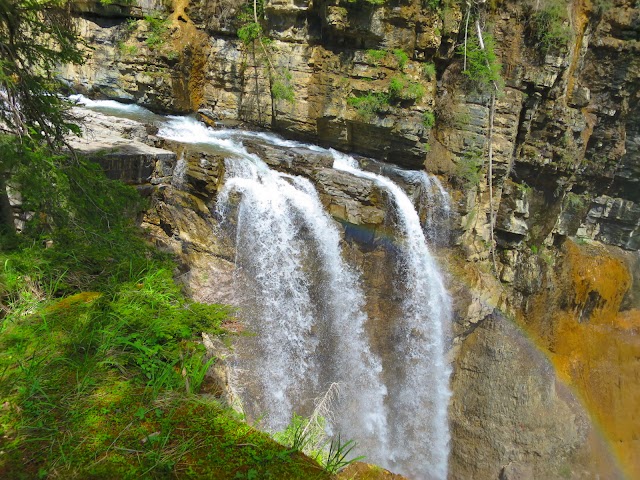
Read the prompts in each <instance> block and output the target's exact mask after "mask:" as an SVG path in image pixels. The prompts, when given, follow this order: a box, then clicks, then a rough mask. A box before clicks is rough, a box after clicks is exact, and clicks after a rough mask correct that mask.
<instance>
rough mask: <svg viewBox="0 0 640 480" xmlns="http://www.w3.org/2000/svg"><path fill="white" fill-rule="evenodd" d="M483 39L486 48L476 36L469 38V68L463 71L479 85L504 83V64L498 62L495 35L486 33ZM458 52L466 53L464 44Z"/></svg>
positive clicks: (482, 86)
mask: <svg viewBox="0 0 640 480" xmlns="http://www.w3.org/2000/svg"><path fill="white" fill-rule="evenodd" d="M482 39H483V42H484V50H483V49H482V48H481V46H480V43H479V42H478V39H477V38H476V37H475V36H470V37H469V39H468V40H467V69H466V70H464V71H463V72H462V73H463V74H464V75H466V76H467V77H469V79H471V81H473V82H474V83H475V84H476V85H477V86H479V87H481V88H486V87H488V86H490V85H492V84H494V83H495V84H500V83H502V77H501V76H500V71H501V70H502V65H500V63H499V62H498V57H497V55H496V53H495V49H494V44H495V42H494V40H493V36H491V35H490V34H488V33H485V34H483V36H482ZM458 53H459V54H460V55H464V46H462V45H461V46H460V47H458Z"/></svg>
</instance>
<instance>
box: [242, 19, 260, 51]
mask: <svg viewBox="0 0 640 480" xmlns="http://www.w3.org/2000/svg"><path fill="white" fill-rule="evenodd" d="M261 35H262V27H261V26H260V24H259V23H255V22H250V23H247V24H246V25H243V26H242V27H240V28H239V29H238V38H239V39H240V40H241V41H242V43H244V44H245V45H249V44H251V43H253V42H254V40H258V39H259V38H260V36H261Z"/></svg>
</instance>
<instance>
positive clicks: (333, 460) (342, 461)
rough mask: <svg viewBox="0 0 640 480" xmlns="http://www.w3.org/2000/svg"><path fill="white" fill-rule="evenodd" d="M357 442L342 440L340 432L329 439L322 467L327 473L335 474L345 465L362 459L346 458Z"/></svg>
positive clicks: (360, 457) (361, 457)
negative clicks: (327, 451)
mask: <svg viewBox="0 0 640 480" xmlns="http://www.w3.org/2000/svg"><path fill="white" fill-rule="evenodd" d="M356 446H357V444H356V442H355V441H354V440H349V441H347V442H344V443H343V442H342V440H341V438H340V434H338V436H337V437H336V438H334V439H332V440H331V443H330V445H329V453H328V454H327V457H326V459H325V461H324V468H325V470H327V471H328V472H329V473H332V474H336V473H338V472H339V471H340V470H342V469H343V468H344V467H346V466H347V465H349V464H351V463H353V462H357V461H359V460H362V459H363V458H364V457H363V456H359V457H355V458H348V457H349V454H350V453H351V452H352V451H353V449H354V448H356Z"/></svg>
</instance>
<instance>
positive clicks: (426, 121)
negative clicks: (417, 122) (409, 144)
mask: <svg viewBox="0 0 640 480" xmlns="http://www.w3.org/2000/svg"><path fill="white" fill-rule="evenodd" d="M435 124H436V116H435V114H434V113H433V112H424V113H423V114H422V125H424V126H425V128H427V129H431V128H433V126H434V125H435Z"/></svg>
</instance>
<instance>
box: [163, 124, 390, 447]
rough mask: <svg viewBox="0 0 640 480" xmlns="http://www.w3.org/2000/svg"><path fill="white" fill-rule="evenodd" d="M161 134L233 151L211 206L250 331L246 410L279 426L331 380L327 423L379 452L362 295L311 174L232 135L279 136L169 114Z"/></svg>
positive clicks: (375, 388) (380, 409) (380, 418)
mask: <svg viewBox="0 0 640 480" xmlns="http://www.w3.org/2000/svg"><path fill="white" fill-rule="evenodd" d="M160 134H161V135H162V136H164V137H166V138H175V139H180V141H183V142H185V141H191V142H194V143H208V144H211V145H215V146H218V147H219V148H221V149H224V150H226V151H228V152H231V153H232V154H233V156H231V157H230V158H228V159H227V160H226V161H225V167H226V178H225V182H224V185H223V187H222V189H221V190H220V192H219V194H218V200H217V206H216V208H217V212H218V214H219V216H220V218H221V219H222V223H223V225H224V226H226V227H227V228H229V229H231V230H233V231H234V232H235V240H236V266H237V274H236V275H237V282H238V287H239V289H240V290H241V291H242V295H243V298H244V301H243V310H242V312H241V316H242V318H243V320H244V321H245V322H246V323H247V324H248V326H249V329H250V330H251V331H252V332H254V333H255V334H256V335H255V336H253V337H249V338H246V339H244V340H243V341H241V342H240V345H239V348H240V349H241V350H243V353H241V354H240V355H238V360H237V365H236V366H237V371H238V377H239V378H240V380H241V382H242V384H247V385H249V386H250V387H249V388H252V387H251V386H253V388H254V389H255V390H253V391H252V393H254V395H252V399H255V401H252V400H248V403H249V407H250V409H251V410H253V413H254V415H256V416H259V415H262V414H265V415H266V418H265V421H266V423H267V425H268V426H269V427H270V428H271V429H274V430H278V429H282V428H284V427H285V426H286V425H287V424H288V422H289V421H290V420H291V416H292V414H293V413H294V412H296V413H303V412H298V411H297V410H296V409H297V408H300V407H301V406H305V405H306V406H307V407H309V405H310V401H311V400H313V399H314V398H315V397H317V396H319V395H321V394H322V393H323V392H324V391H326V389H327V388H328V387H329V386H330V385H331V384H332V383H339V384H340V385H341V387H340V392H341V393H340V395H339V397H338V400H337V404H336V405H334V407H333V415H332V417H331V422H330V428H331V429H332V430H333V431H335V432H340V433H341V435H342V437H343V438H354V439H357V440H358V445H359V451H360V452H362V453H366V455H367V456H368V457H370V458H382V457H383V456H384V455H385V452H386V451H387V447H386V439H387V437H388V433H387V423H386V422H387V420H386V415H385V407H384V399H385V395H386V388H385V386H384V385H383V384H382V382H381V380H380V373H381V371H382V365H381V364H380V361H379V360H378V359H377V358H376V357H375V356H374V355H373V354H372V353H371V351H370V349H369V345H368V341H367V335H366V332H365V330H364V327H365V323H366V321H367V316H366V314H365V313H364V310H363V309H364V295H363V293H362V290H361V288H360V286H359V279H358V276H357V275H356V273H355V272H354V271H353V270H352V269H351V268H349V267H348V266H347V265H346V263H345V262H344V260H343V258H342V253H341V248H340V234H339V231H338V227H337V226H336V224H335V222H334V221H333V220H332V219H331V218H330V217H329V216H328V214H327V213H326V212H325V211H324V208H323V206H322V204H321V202H320V199H319V197H318V194H317V192H316V190H315V188H314V186H313V185H312V184H311V182H310V181H309V180H307V179H305V178H302V177H297V176H293V175H288V174H285V173H280V172H276V171H274V170H271V169H269V167H268V166H267V165H266V164H265V163H264V162H263V161H262V160H261V159H260V158H258V157H257V156H256V155H253V154H249V153H248V152H247V151H246V150H245V149H244V147H243V146H242V144H241V143H239V142H237V141H234V138H240V139H241V138H243V137H249V136H258V135H259V136H260V137H261V138H262V139H263V140H266V141H269V140H270V141H271V143H276V142H287V141H285V140H281V139H278V138H277V137H272V136H269V135H268V134H253V135H252V134H250V133H249V132H233V131H226V132H220V131H213V130H211V129H208V128H206V127H204V126H203V125H202V124H199V123H196V122H195V121H193V120H191V119H188V118H184V117H177V118H172V119H171V121H170V122H169V123H168V124H167V125H165V126H164V127H163V128H162V129H161V131H160ZM224 136H226V137H227V138H222V137H224ZM292 143H293V142H292ZM297 145H301V144H296V146H297ZM286 146H290V145H286ZM316 148H317V149H319V147H316ZM307 410H309V408H307Z"/></svg>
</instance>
